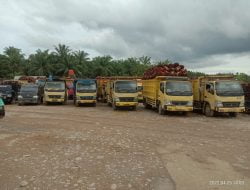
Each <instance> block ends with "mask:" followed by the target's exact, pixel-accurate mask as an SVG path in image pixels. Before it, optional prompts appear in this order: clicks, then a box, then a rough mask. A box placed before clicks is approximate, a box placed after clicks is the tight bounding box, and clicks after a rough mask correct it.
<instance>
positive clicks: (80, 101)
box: [76, 100, 96, 104]
mask: <svg viewBox="0 0 250 190" xmlns="http://www.w3.org/2000/svg"><path fill="white" fill-rule="evenodd" d="M76 102H77V103H78V104H94V103H96V100H77V101H76Z"/></svg>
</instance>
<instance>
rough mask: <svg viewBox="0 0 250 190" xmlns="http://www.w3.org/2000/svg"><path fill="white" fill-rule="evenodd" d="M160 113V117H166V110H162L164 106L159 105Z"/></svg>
mask: <svg viewBox="0 0 250 190" xmlns="http://www.w3.org/2000/svg"><path fill="white" fill-rule="evenodd" d="M158 113H159V114H160V115H165V113H166V112H165V110H164V109H162V105H161V104H159V106H158Z"/></svg>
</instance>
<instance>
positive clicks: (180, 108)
mask: <svg viewBox="0 0 250 190" xmlns="http://www.w3.org/2000/svg"><path fill="white" fill-rule="evenodd" d="M164 108H165V110H166V111H193V107H191V106H165V107H164Z"/></svg>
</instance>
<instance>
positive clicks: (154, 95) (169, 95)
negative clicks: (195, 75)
mask: <svg viewBox="0 0 250 190" xmlns="http://www.w3.org/2000/svg"><path fill="white" fill-rule="evenodd" d="M142 86H143V91H142V96H143V104H144V106H145V107H146V108H157V109H158V113H159V114H160V115H164V114H165V113H166V112H167V111H169V112H182V113H183V114H185V113H187V112H190V111H193V92H192V84H191V82H190V81H189V79H188V78H187V77H178V76H158V77H155V78H154V79H149V80H142Z"/></svg>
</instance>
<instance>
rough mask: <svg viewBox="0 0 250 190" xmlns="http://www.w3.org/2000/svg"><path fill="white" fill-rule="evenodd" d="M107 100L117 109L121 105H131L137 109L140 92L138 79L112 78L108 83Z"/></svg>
mask: <svg viewBox="0 0 250 190" xmlns="http://www.w3.org/2000/svg"><path fill="white" fill-rule="evenodd" d="M105 92H106V93H105V94H106V100H107V103H108V105H112V107H113V109H114V110H116V109H117V108H119V107H130V108H133V109H134V110H136V108H137V105H138V92H137V80H136V79H121V78H119V77H118V78H115V77H114V78H111V79H110V80H109V81H107V85H106V91H105Z"/></svg>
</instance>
